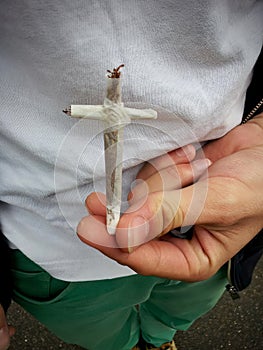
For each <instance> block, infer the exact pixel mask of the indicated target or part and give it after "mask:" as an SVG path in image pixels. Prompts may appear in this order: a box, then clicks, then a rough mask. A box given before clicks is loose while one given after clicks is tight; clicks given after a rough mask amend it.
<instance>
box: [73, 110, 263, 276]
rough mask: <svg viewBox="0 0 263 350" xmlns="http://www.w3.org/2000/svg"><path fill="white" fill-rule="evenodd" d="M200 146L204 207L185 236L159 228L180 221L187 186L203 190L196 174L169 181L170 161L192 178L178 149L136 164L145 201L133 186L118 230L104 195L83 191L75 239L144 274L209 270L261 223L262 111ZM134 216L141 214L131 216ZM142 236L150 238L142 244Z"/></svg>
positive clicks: (189, 193) (189, 273)
mask: <svg viewBox="0 0 263 350" xmlns="http://www.w3.org/2000/svg"><path fill="white" fill-rule="evenodd" d="M203 150H204V153H205V156H206V157H207V158H209V159H210V160H211V161H212V162H213V163H212V165H211V166H210V167H209V169H208V176H209V177H208V187H207V193H206V195H207V196H206V199H205V202H204V205H203V209H202V212H201V214H200V216H199V217H198V218H197V220H196V222H195V223H194V222H193V223H192V224H195V229H194V235H193V238H192V239H191V240H183V239H179V238H175V237H172V236H171V235H170V234H168V235H165V234H166V233H167V232H168V231H169V230H171V229H173V228H176V227H179V226H181V225H182V223H183V218H184V216H185V213H186V212H187V209H188V207H189V205H190V204H191V198H192V193H193V191H200V193H203V192H204V191H205V190H206V184H207V181H206V180H205V179H204V178H202V177H201V178H200V179H199V180H197V181H196V182H195V183H194V184H192V185H190V186H186V187H184V188H182V189H180V190H178V179H176V178H175V180H174V184H175V185H174V187H173V185H172V184H173V182H172V181H171V174H173V173H176V169H177V170H178V169H181V170H179V171H178V173H179V174H180V176H181V181H182V184H183V186H185V185H187V184H188V183H189V181H190V178H191V176H190V177H189V175H186V180H185V179H184V177H185V175H184V172H183V169H187V164H185V163H186V162H187V159H186V158H185V157H178V155H177V154H176V152H172V153H171V154H170V155H171V157H172V159H173V165H171V157H167V155H165V156H162V157H159V158H157V159H155V161H154V165H155V168H154V167H153V166H152V165H149V164H146V165H145V166H144V167H143V168H142V170H141V171H140V172H139V174H138V178H139V179H143V180H144V181H146V182H147V184H148V189H149V194H148V196H147V198H146V201H145V198H143V199H141V198H140V194H139V192H140V191H137V190H136V188H135V190H134V192H133V196H132V204H131V208H132V209H133V210H131V209H130V208H129V210H128V212H126V213H124V214H123V216H122V217H121V219H120V222H119V225H118V230H117V233H116V238H115V237H114V236H110V235H108V233H107V231H106V227H105V206H104V205H103V201H104V197H103V195H101V194H97V193H93V194H91V195H90V196H88V198H87V200H86V206H87V209H88V211H89V213H91V215H89V216H87V217H85V218H83V220H82V221H81V222H80V224H79V226H78V230H77V231H78V235H79V237H80V239H81V240H82V241H83V242H85V243H86V244H89V245H91V246H92V247H95V248H97V249H98V250H100V251H101V252H102V253H104V254H105V255H107V256H108V257H110V258H112V259H114V260H116V261H117V262H119V263H120V264H123V265H127V266H129V267H131V268H132V269H133V270H135V271H136V272H138V273H140V274H143V275H155V276H160V277H166V278H169V279H176V280H184V281H199V280H203V279H207V278H209V277H210V276H212V275H213V274H214V273H215V272H216V271H217V270H218V269H219V268H220V267H221V266H222V265H223V264H224V263H225V262H226V261H228V260H229V259H230V258H231V257H233V256H234V255H235V254H236V253H237V252H238V251H239V250H240V249H241V248H242V247H243V246H245V245H246V244H247V243H248V242H249V241H250V240H251V239H252V238H253V237H254V236H255V235H256V234H257V233H258V232H259V231H260V229H261V228H262V227H263V176H262V173H263V114H260V115H259V116H257V117H256V118H254V119H253V120H252V121H250V122H248V123H247V124H245V125H241V126H238V127H236V128H235V129H233V130H232V131H230V132H229V133H228V134H227V135H225V136H224V137H222V138H221V139H219V140H216V141H213V142H211V143H209V144H208V145H207V146H205V147H204V149H203ZM188 151H189V149H188ZM190 153H191V148H190ZM190 158H191V157H190ZM167 167H169V171H167ZM156 168H157V169H158V170H156ZM187 173H189V171H188V172H186V174H187ZM160 175H161V176H160ZM177 177H178V175H177ZM129 211H130V212H129ZM136 217H140V219H138V221H137V223H136V221H135V222H133V223H132V220H133V219H134V218H136ZM142 218H143V221H142ZM143 222H146V223H144V224H142V223H143ZM188 224H189V223H188ZM138 225H139V226H138ZM135 227H137V228H135ZM160 235H163V236H162V237H161V238H157V239H154V237H157V236H160ZM145 236H148V238H149V239H151V240H150V241H148V242H146V243H144V244H142V242H143V241H145ZM142 237H143V239H142ZM131 242H133V243H134V244H135V245H137V247H134V249H133V251H132V252H131V253H129V252H127V249H125V247H128V246H129V245H130V243H131ZM140 244H141V245H140ZM119 247H122V248H121V249H120V248H119Z"/></svg>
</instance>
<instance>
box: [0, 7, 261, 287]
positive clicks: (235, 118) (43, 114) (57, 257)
mask: <svg viewBox="0 0 263 350" xmlns="http://www.w3.org/2000/svg"><path fill="white" fill-rule="evenodd" d="M262 5H263V3H262V1H250V0H246V1H245V0H243V1H242V0H239V1H233V0H229V1H228V0H224V1H216V0H214V1H201V0H199V1H191V2H190V1H183V0H180V1H173V0H164V1H157V0H149V1H141V0H136V1H134V0H129V1H121V0H114V1H106V0H102V1H95V0H94V1H83V0H77V1H71V0H64V1H56V0H55V1H54V0H52V1H51V0H45V1H44V0H43V1H42V0H41V1H40V0H39V1H33V0H24V1H20V0H4V1H1V5H0V45H1V46H0V47H1V50H0V70H1V75H0V89H1V92H0V96H1V98H0V104H1V112H0V117H1V131H0V133H1V134H0V135H1V175H0V176H1V179H0V195H1V197H0V199H1V201H2V202H1V207H0V208H1V209H0V220H1V226H2V230H3V232H4V234H5V235H6V236H7V237H8V239H9V241H10V242H11V243H12V245H13V246H14V247H17V248H19V249H21V250H22V251H23V252H24V254H26V255H27V256H28V257H30V258H31V259H32V260H34V261H35V262H36V263H38V264H39V265H41V266H42V267H43V268H44V269H46V270H47V271H48V272H50V274H51V275H53V276H55V277H58V278H61V279H64V280H70V281H81V280H94V279H104V278H113V277H118V276H124V275H129V274H132V273H133V272H132V271H131V270H130V269H129V268H127V267H123V266H120V265H119V264H117V263H116V262H114V261H111V260H110V259H108V258H106V257H104V256H103V255H102V254H101V253H99V252H97V251H96V250H94V249H92V248H90V247H88V246H86V245H85V244H83V243H82V242H81V241H80V240H79V239H78V237H77V235H76V234H75V230H76V226H77V223H78V222H79V221H80V219H81V218H82V217H83V216H84V215H87V212H86V210H85V207H84V200H85V197H86V196H87V195H88V194H89V193H91V192H92V191H94V190H96V191H97V190H99V191H103V192H105V185H104V183H105V179H104V173H105V171H104V161H103V137H102V135H103V125H102V124H101V122H100V121H93V120H73V119H70V118H69V117H67V116H65V114H63V113H62V109H63V108H65V107H67V106H68V105H70V104H85V103H88V104H102V103H103V100H104V97H105V87H106V82H105V74H106V70H107V69H112V68H113V67H116V66H118V65H119V64H122V63H124V64H125V69H123V102H124V104H125V105H127V106H131V107H138V108H153V109H155V110H157V112H158V119H157V120H149V121H140V122H132V124H130V125H128V126H127V127H126V129H125V145H124V163H123V165H124V169H125V170H124V174H123V198H124V199H125V196H126V195H127V193H128V191H129V188H130V184H131V183H132V181H133V180H134V178H135V175H136V173H137V171H138V169H139V167H140V165H141V164H142V163H143V162H144V161H145V160H148V159H151V158H153V157H155V156H157V155H160V154H164V153H165V152H167V151H170V150H172V149H175V148H178V147H180V146H183V145H186V144H188V143H191V142H203V141H206V140H210V139H214V138H218V137H220V136H222V135H224V134H225V133H226V132H228V131H229V130H230V129H232V128H233V127H234V126H236V125H237V124H239V123H240V120H241V117H242V111H243V105H244V100H245V91H246V88H247V86H248V84H249V81H250V79H251V71H252V68H253V65H254V63H255V61H256V59H257V56H258V55H259V52H260V49H261V45H262V29H263V21H262V14H263V8H262ZM124 207H125V203H124Z"/></svg>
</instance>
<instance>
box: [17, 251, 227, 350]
mask: <svg viewBox="0 0 263 350" xmlns="http://www.w3.org/2000/svg"><path fill="white" fill-rule="evenodd" d="M12 268H13V277H14V300H15V301H16V302H17V303H18V304H20V305H21V306H22V307H24V308H25V309H26V310H27V311H28V312H30V313H31V314H32V315H34V316H35V317H36V318H37V319H38V320H39V321H40V322H41V323H43V324H44V325H45V326H46V327H47V328H48V329H50V331H51V332H53V333H55V334H56V335H57V336H58V337H60V338H61V339H63V340H64V341H65V342H68V343H73V344H78V345H80V346H82V347H83V348H86V349H89V350H105V349H107V350H130V349H131V348H132V347H133V346H134V345H135V344H136V343H137V341H138V339H139V336H140V332H141V334H142V336H143V338H144V339H145V340H146V341H147V342H149V343H152V344H154V345H155V346H160V345H161V344H162V343H164V342H166V341H169V340H171V339H172V338H173V336H174V334H175V332H176V330H186V329H187V328H189V326H190V325H191V324H192V323H193V322H194V321H195V320H196V319H197V318H199V317H200V316H201V315H203V314H204V313H206V312H207V311H209V310H210V309H211V308H212V307H213V306H214V305H215V304H216V302H217V301H218V299H219V298H220V297H221V295H222V293H223V291H224V287H225V285H226V283H227V280H226V269H225V268H222V269H221V270H220V271H219V272H218V273H217V274H216V275H215V276H213V277H212V278H210V279H209V280H206V281H202V282H198V283H184V282H179V281H171V280H166V279H163V278H157V277H152V276H149V277H145V276H140V275H134V276H129V277H122V278H115V279H109V280H100V281H88V282H65V281H61V280H58V279H55V278H53V277H51V276H50V275H49V274H48V273H47V272H46V271H44V270H43V269H42V268H41V267H39V266H38V265H36V264H35V263H33V262H32V261H31V260H29V259H28V258H27V257H25V256H24V255H23V254H22V253H21V252H19V251H17V250H16V251H14V252H13V253H12ZM136 305H137V306H138V305H139V307H136Z"/></svg>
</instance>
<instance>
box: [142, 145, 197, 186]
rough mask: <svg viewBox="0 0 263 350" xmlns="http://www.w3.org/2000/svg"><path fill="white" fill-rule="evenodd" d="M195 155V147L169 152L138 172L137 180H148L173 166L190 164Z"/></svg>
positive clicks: (189, 146) (148, 163) (190, 146)
mask: <svg viewBox="0 0 263 350" xmlns="http://www.w3.org/2000/svg"><path fill="white" fill-rule="evenodd" d="M195 154H196V152H195V147H194V146H193V145H187V146H184V147H182V148H178V149H176V150H174V151H171V152H168V153H166V154H164V155H162V156H160V157H156V158H154V159H151V160H150V161H149V162H147V163H146V164H145V165H144V166H143V167H142V169H141V170H140V171H139V172H138V174H137V176H136V178H137V179H141V180H146V179H148V178H149V177H150V176H152V175H154V174H155V173H157V172H159V171H160V170H162V169H165V168H168V167H170V166H172V165H175V164H184V163H189V162H191V161H192V160H193V159H194V158H195Z"/></svg>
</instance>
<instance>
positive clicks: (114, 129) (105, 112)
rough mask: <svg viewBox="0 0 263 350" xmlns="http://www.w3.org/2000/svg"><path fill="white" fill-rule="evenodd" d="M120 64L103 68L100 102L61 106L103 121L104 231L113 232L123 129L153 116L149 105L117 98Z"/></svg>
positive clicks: (75, 115)
mask: <svg viewBox="0 0 263 350" xmlns="http://www.w3.org/2000/svg"><path fill="white" fill-rule="evenodd" d="M122 67H124V65H123V64H122V65H120V66H119V67H118V68H114V69H113V71H109V70H108V71H107V72H108V73H109V74H108V75H107V93H106V98H105V100H104V103H103V105H71V106H70V107H69V108H67V109H65V110H63V112H64V113H66V114H67V115H69V116H71V117H73V118H87V119H99V120H103V121H104V123H105V129H104V150H105V171H106V215H107V231H108V233H109V234H111V235H114V234H115V231H116V227H117V225H118V222H119V219H120V210H121V194H122V159H123V129H124V126H125V125H127V124H129V123H130V122H131V120H132V119H156V118H157V112H156V111H154V110H153V109H134V108H127V107H124V105H123V103H122V102H121V79H120V77H121V72H120V68H122Z"/></svg>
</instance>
